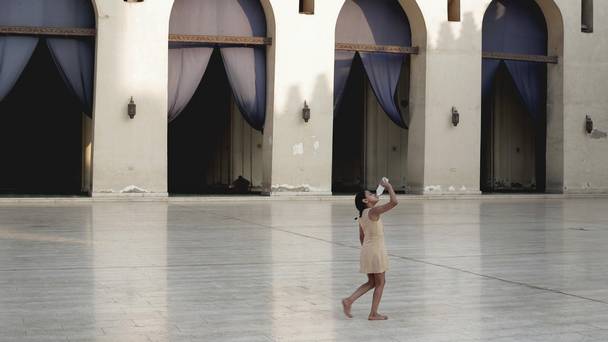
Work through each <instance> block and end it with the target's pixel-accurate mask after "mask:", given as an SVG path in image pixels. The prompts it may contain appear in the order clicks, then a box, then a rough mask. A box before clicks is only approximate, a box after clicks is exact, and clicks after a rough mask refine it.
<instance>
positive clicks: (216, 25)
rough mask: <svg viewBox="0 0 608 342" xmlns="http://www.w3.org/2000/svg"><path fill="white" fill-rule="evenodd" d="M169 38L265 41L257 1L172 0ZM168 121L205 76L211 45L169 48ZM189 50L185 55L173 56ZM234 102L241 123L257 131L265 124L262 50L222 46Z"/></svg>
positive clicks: (180, 45)
mask: <svg viewBox="0 0 608 342" xmlns="http://www.w3.org/2000/svg"><path fill="white" fill-rule="evenodd" d="M169 27H170V29H169V30H170V33H171V34H193V35H211V36H246V37H266V17H265V15H264V10H263V8H262V6H261V4H260V2H259V0H176V1H175V3H174V5H173V10H172V12H171V21H170V24H169ZM169 48H170V53H169V104H170V106H169V113H168V114H169V119H170V120H173V119H175V118H176V117H177V116H178V115H179V114H180V113H181V111H182V110H183V109H184V108H185V107H186V105H187V104H188V102H190V100H191V99H192V96H193V95H194V93H195V92H196V89H197V87H198V85H199V83H200V81H201V79H202V77H203V75H204V73H205V70H206V68H207V64H208V61H209V57H210V56H211V52H212V49H213V48H214V46H213V45H210V44H198V43H194V44H191V43H188V44H170V45H169ZM180 50H181V51H183V50H191V51H189V52H188V53H187V54H185V53H183V52H182V53H178V52H176V51H180ZM220 52H221V54H222V60H223V62H224V66H225V68H226V74H227V75H228V81H229V83H230V87H231V88H232V92H233V93H234V99H235V102H236V103H237V106H238V107H239V109H240V111H241V113H242V114H243V118H244V119H245V120H246V121H247V122H248V123H249V124H250V125H251V126H252V127H253V128H255V129H257V130H259V131H261V130H262V129H263V127H264V122H265V120H266V48H265V47H225V46H221V47H220Z"/></svg>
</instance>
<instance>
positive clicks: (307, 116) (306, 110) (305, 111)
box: [302, 101, 310, 122]
mask: <svg viewBox="0 0 608 342" xmlns="http://www.w3.org/2000/svg"><path fill="white" fill-rule="evenodd" d="M302 119H304V122H308V121H309V120H310V107H308V103H306V101H304V108H302Z"/></svg>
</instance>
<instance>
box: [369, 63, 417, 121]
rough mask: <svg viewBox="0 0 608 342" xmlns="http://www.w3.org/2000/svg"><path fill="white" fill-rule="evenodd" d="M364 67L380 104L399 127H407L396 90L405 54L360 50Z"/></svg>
mask: <svg viewBox="0 0 608 342" xmlns="http://www.w3.org/2000/svg"><path fill="white" fill-rule="evenodd" d="M359 56H361V61H362V62H363V67H364V68H365V72H366V74H367V77H368V78H369V82H370V84H371V86H372V90H373V91H374V94H375V95H376V98H377V99H378V102H379V103H380V106H381V107H382V109H383V110H384V112H385V113H386V114H387V115H388V117H389V118H390V119H391V120H392V121H393V122H394V123H395V124H397V125H398V126H399V127H401V128H407V124H406V123H405V122H404V120H403V117H402V115H401V111H400V109H399V105H398V104H397V99H396V92H397V85H398V84H399V75H400V74H401V67H402V66H403V58H404V56H403V55H398V54H393V53H364V52H359Z"/></svg>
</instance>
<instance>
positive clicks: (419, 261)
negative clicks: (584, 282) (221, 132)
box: [223, 215, 608, 305]
mask: <svg viewBox="0 0 608 342" xmlns="http://www.w3.org/2000/svg"><path fill="white" fill-rule="evenodd" d="M223 216H225V215H223ZM225 217H226V218H232V219H235V220H239V221H241V222H245V223H249V224H253V225H257V226H262V227H266V228H268V229H271V230H277V231H281V232H284V233H288V234H292V235H296V236H300V237H303V238H307V239H313V240H317V241H321V242H325V243H329V244H333V245H338V246H342V247H347V248H352V249H359V247H358V246H352V245H348V244H344V243H340V242H335V241H331V240H326V239H322V238H318V237H315V236H310V235H306V234H303V233H297V232H293V231H289V230H286V229H281V228H277V227H273V226H269V225H264V224H261V223H257V222H250V221H247V220H244V219H241V218H236V217H231V216H225ZM389 256H390V257H393V258H397V259H401V260H407V261H411V262H416V263H422V264H426V265H430V266H435V267H439V268H444V269H450V270H453V271H458V272H462V273H468V274H471V275H475V276H477V277H482V278H486V279H491V280H496V281H500V282H504V283H509V284H513V285H518V286H523V287H527V288H530V289H535V290H540V291H546V292H551V293H555V294H559V295H564V296H569V297H574V298H578V299H582V300H586V301H591V302H595V303H600V304H604V305H608V302H607V301H603V300H599V299H594V298H589V297H585V296H579V295H576V294H573V293H568V292H563V291H560V290H556V289H551V288H548V287H542V286H537V285H532V284H527V283H523V282H518V281H514V280H508V279H504V278H500V277H495V276H491V275H487V274H481V273H477V272H473V271H469V270H465V269H461V268H458V267H453V266H448V265H442V264H437V263H432V262H428V261H424V260H421V259H415V258H410V257H405V256H400V255H396V254H391V253H389Z"/></svg>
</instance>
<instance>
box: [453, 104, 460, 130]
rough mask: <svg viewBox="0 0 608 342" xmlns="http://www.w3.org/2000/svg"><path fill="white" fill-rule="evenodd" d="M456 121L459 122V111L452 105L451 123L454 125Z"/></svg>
mask: <svg viewBox="0 0 608 342" xmlns="http://www.w3.org/2000/svg"><path fill="white" fill-rule="evenodd" d="M458 123H460V113H458V109H456V107H452V125H454V127H456V126H458Z"/></svg>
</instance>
